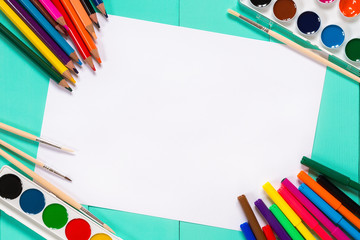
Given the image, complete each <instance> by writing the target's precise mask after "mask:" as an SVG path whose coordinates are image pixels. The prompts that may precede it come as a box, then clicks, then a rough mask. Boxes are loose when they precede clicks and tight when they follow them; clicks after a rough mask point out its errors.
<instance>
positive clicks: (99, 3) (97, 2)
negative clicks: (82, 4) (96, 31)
mask: <svg viewBox="0 0 360 240" xmlns="http://www.w3.org/2000/svg"><path fill="white" fill-rule="evenodd" d="M92 2H93V3H94V5H95V6H96V7H97V9H99V11H100V12H101V13H102V14H103V15H104V16H105V17H106V18H108V17H109V16H108V14H107V12H106V10H105V5H104V3H103V1H102V0H92Z"/></svg>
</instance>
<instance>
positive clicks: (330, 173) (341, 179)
mask: <svg viewBox="0 0 360 240" xmlns="http://www.w3.org/2000/svg"><path fill="white" fill-rule="evenodd" d="M301 164H303V165H305V166H307V167H309V168H311V169H312V170H315V171H316V172H318V173H321V174H324V175H325V176H327V177H328V178H330V179H332V180H334V181H336V182H338V183H341V184H344V185H345V186H349V187H351V188H353V189H355V190H357V191H360V184H359V183H357V181H354V180H351V179H350V178H349V177H348V176H345V175H344V174H341V173H339V172H337V171H335V170H333V169H331V168H328V167H326V166H324V165H322V164H320V163H318V162H316V161H314V160H312V159H310V158H307V157H303V158H302V159H301Z"/></svg>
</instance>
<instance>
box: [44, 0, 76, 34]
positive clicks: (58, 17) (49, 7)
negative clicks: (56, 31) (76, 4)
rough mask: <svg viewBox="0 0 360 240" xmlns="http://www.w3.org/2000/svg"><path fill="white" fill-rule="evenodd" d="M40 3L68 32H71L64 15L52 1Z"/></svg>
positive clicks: (46, 0)
mask: <svg viewBox="0 0 360 240" xmlns="http://www.w3.org/2000/svg"><path fill="white" fill-rule="evenodd" d="M39 2H40V3H41V4H42V5H43V6H44V8H45V9H46V10H47V11H48V12H49V13H50V15H51V17H52V18H53V19H54V20H55V21H56V22H57V23H59V24H60V25H61V26H63V27H64V28H65V29H66V30H69V27H68V26H67V25H66V22H65V19H64V17H63V15H62V14H61V13H60V12H59V10H58V9H57V8H56V7H55V5H54V4H53V3H52V2H51V1H50V0H39Z"/></svg>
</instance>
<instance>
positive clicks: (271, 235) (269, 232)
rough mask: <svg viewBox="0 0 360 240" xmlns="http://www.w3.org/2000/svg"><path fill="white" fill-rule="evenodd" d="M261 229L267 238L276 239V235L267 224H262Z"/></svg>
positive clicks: (269, 239)
mask: <svg viewBox="0 0 360 240" xmlns="http://www.w3.org/2000/svg"><path fill="white" fill-rule="evenodd" d="M262 230H263V232H264V234H265V237H266V239H267V240H276V237H275V235H274V233H273V231H272V229H271V227H270V226H269V225H266V226H263V227H262Z"/></svg>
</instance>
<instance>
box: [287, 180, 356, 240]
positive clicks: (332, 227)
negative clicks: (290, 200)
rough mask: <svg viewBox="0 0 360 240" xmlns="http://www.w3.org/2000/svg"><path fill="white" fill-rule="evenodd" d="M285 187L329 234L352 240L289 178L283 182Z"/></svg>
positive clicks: (342, 239)
mask: <svg viewBox="0 0 360 240" xmlns="http://www.w3.org/2000/svg"><path fill="white" fill-rule="evenodd" d="M281 185H283V186H284V187H285V188H286V189H287V190H288V191H289V192H290V193H291V194H292V195H293V196H294V197H295V198H296V199H297V200H299V202H300V203H301V204H302V205H303V206H304V207H305V208H306V209H307V210H308V211H309V212H310V213H311V214H312V215H313V216H314V217H315V218H316V219H317V220H319V222H321V223H322V224H323V225H324V226H325V227H326V228H327V229H328V230H329V232H330V233H331V234H332V235H333V236H334V237H335V238H336V239H338V240H350V238H349V237H348V236H347V235H346V234H345V233H344V232H343V231H342V230H341V229H340V228H338V227H337V226H335V224H333V223H332V222H331V221H330V220H329V219H328V218H327V217H326V216H325V215H324V214H323V213H322V212H321V211H320V210H319V209H318V208H317V207H316V206H315V205H314V204H313V203H312V202H311V201H310V200H309V199H307V197H305V195H304V194H302V193H301V192H300V191H299V189H297V188H296V187H295V186H294V184H292V183H291V182H290V181H289V180H288V179H287V178H284V179H283V180H282V182H281Z"/></svg>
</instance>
